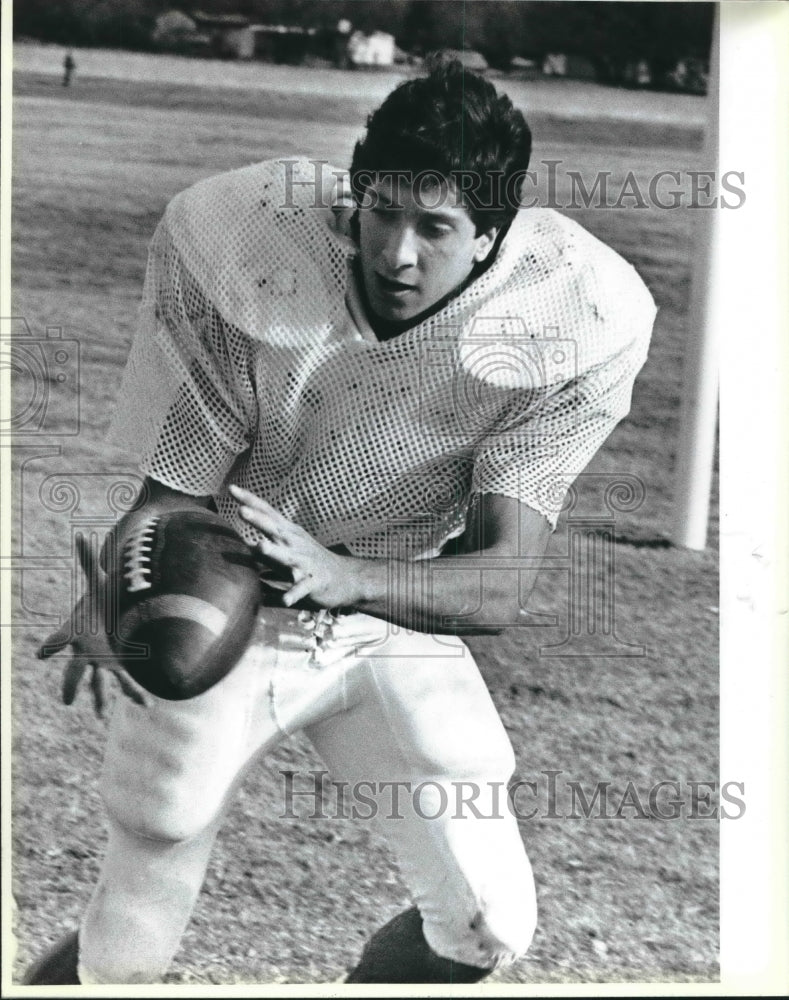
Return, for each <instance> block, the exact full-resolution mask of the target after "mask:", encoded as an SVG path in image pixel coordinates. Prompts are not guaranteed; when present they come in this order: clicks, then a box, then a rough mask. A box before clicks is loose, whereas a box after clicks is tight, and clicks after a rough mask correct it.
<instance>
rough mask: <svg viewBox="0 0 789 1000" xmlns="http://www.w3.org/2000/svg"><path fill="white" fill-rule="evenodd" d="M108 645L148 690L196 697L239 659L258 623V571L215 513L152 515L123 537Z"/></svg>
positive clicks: (196, 511) (244, 546) (168, 695)
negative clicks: (113, 626) (114, 618)
mask: <svg viewBox="0 0 789 1000" xmlns="http://www.w3.org/2000/svg"><path fill="white" fill-rule="evenodd" d="M119 572H120V579H119V587H118V616H117V621H118V626H117V628H116V629H113V630H112V637H111V643H112V646H113V651H114V653H115V655H116V656H117V658H118V659H119V661H120V662H121V663H122V664H123V666H124V667H125V669H126V670H127V671H128V672H129V673H130V674H131V676H132V677H134V679H135V680H136V681H137V682H138V683H139V684H141V685H142V686H143V687H144V688H145V689H146V690H147V691H150V692H151V694H154V695H157V696H158V697H160V698H166V699H169V700H182V699H186V698H194V697H195V696H196V695H199V694H202V693H203V692H204V691H207V690H208V689H209V688H211V687H212V686H213V685H214V684H216V683H217V682H218V681H220V680H221V679H222V678H223V677H224V676H225V675H226V674H227V673H229V671H230V670H232V668H233V666H234V665H235V664H236V662H237V661H238V660H239V658H240V657H241V655H242V653H243V652H244V650H245V649H246V647H247V644H248V643H249V640H250V638H251V635H252V630H253V628H254V625H255V619H256V616H257V609H258V604H259V598H260V580H259V575H260V574H259V569H258V566H257V564H256V561H255V558H254V556H253V554H252V551H251V549H250V547H249V546H248V545H247V544H246V542H245V541H244V540H243V539H242V538H241V537H240V535H238V534H237V532H235V531H234V530H233V528H232V527H231V526H230V525H229V524H228V523H227V522H226V521H225V520H223V518H221V517H220V516H219V515H218V514H215V513H212V512H211V511H209V510H202V509H188V510H173V511H168V512H166V513H162V514H158V515H152V516H151V517H149V518H147V519H146V520H145V521H143V522H142V523H141V524H140V525H138V526H137V528H136V529H135V530H134V532H133V533H132V535H130V536H129V537H128V538H127V539H126V540H125V542H124V544H123V547H122V551H121V564H120V566H119Z"/></svg>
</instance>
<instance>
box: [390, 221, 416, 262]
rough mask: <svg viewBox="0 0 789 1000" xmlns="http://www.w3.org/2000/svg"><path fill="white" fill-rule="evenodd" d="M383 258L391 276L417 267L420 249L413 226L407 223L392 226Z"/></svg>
mask: <svg viewBox="0 0 789 1000" xmlns="http://www.w3.org/2000/svg"><path fill="white" fill-rule="evenodd" d="M383 256H384V261H385V262H386V266H387V269H388V270H389V272H390V274H392V273H394V272H395V271H402V270H404V269H405V268H408V267H415V266H416V264H417V261H418V260H419V248H418V243H417V235H416V233H415V232H414V229H413V226H410V225H408V224H407V223H403V224H401V225H399V226H392V229H391V232H390V233H389V237H388V239H387V241H386V244H385V246H384V250H383Z"/></svg>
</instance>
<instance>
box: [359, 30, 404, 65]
mask: <svg viewBox="0 0 789 1000" xmlns="http://www.w3.org/2000/svg"><path fill="white" fill-rule="evenodd" d="M395 48H396V46H395V40H394V35H390V34H388V33H387V32H386V31H373V32H372V34H370V35H366V34H365V33H364V32H363V31H354V32H353V34H352V35H351V37H350V38H349V39H348V59H349V60H350V63H351V65H352V66H392V65H394V61H395Z"/></svg>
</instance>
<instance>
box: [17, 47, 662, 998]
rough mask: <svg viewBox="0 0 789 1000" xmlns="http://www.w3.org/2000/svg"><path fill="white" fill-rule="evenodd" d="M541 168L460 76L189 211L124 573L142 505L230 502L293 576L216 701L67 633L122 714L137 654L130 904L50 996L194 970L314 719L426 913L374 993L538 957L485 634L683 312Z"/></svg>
mask: <svg viewBox="0 0 789 1000" xmlns="http://www.w3.org/2000/svg"><path fill="white" fill-rule="evenodd" d="M530 148H531V136H530V132H529V129H528V127H527V125H526V123H525V121H524V119H523V116H522V115H521V113H520V112H519V111H517V110H516V109H515V108H514V107H513V105H512V103H511V102H510V100H509V99H508V98H507V97H506V96H502V95H499V94H498V93H497V92H496V90H495V88H494V87H493V86H492V84H490V83H489V82H488V81H485V80H484V79H482V78H481V77H479V76H476V75H473V74H469V73H465V72H464V71H463V69H462V67H461V66H460V65H459V64H457V63H455V64H451V65H449V66H445V67H442V68H438V69H435V70H433V71H432V72H431V73H430V74H429V75H428V76H426V77H423V78H418V79H413V80H409V81H407V82H405V83H403V84H401V85H400V86H399V87H398V88H397V89H396V90H395V91H394V92H393V93H392V94H390V96H389V97H388V98H387V99H386V101H385V102H384V103H383V105H382V106H381V107H380V108H379V109H378V111H377V112H375V113H374V114H373V115H372V116H371V117H370V119H369V120H368V123H367V130H366V134H365V136H364V137H363V138H362V139H361V140H360V141H359V142H358V143H357V145H356V148H355V151H354V154H353V159H352V163H351V167H350V172H349V174H347V175H346V174H345V173H344V172H343V171H341V170H335V169H334V168H332V167H330V166H329V165H327V164H324V163H320V162H318V161H304V160H285V159H283V160H275V161H271V162H266V163H261V164H256V165H253V166H250V167H247V168H244V169H241V170H237V171H233V172H231V173H228V174H223V175H221V176H219V177H215V178H211V179H208V180H206V181H203V182H201V183H199V184H197V185H196V186H194V187H192V188H190V189H189V190H187V191H185V192H183V193H182V194H180V195H179V196H177V197H176V198H175V199H174V200H173V201H172V202H171V203H170V205H169V206H168V208H167V211H166V213H165V215H164V218H163V220H162V222H161V223H160V225H159V227H158V229H157V232H156V234H155V236H154V239H153V242H152V245H151V250H150V256H149V266H148V273H147V278H146V288H145V293H144V302H143V310H142V314H141V322H140V327H139V330H138V333H137V335H136V337H135V341H134V344H133V347H132V351H131V354H130V357H129V361H128V364H127V369H126V373H125V376H124V382H123V385H122V388H121V393H120V399H119V405H118V415H117V419H116V430H117V432H118V434H119V440H121V441H125V442H127V443H128V444H130V445H132V446H134V447H135V448H137V449H138V450H139V451H140V452H141V456H142V457H141V468H142V471H143V472H144V474H145V476H146V477H147V478H146V490H145V491H144V495H143V497H141V500H140V504H139V505H138V509H137V510H135V511H134V512H132V513H131V514H129V515H127V516H126V517H125V518H124V519H123V520H122V521H121V522H120V524H119V525H118V527H117V528H116V530H115V532H114V533H113V534H112V535H111V536H110V539H109V541H108V543H107V544H106V545H105V564H106V565H107V568H108V569H111V565H110V564H111V562H112V560H111V559H109V557H108V555H107V553H110V554H111V552H112V551H114V548H115V547H116V546H117V544H119V543H120V542H122V539H123V538H124V537H126V536H127V535H128V534H129V532H130V531H132V530H133V528H134V525H135V524H138V523H139V519H140V518H141V517H145V516H149V515H150V514H152V513H155V512H157V511H162V510H166V509H170V508H173V507H175V508H178V507H185V506H189V505H197V506H203V507H206V506H211V507H213V508H215V509H216V510H217V511H218V512H219V513H220V514H222V515H223V516H224V517H225V518H226V519H227V520H228V521H229V522H230V523H231V524H232V525H233V526H234V527H235V528H236V529H237V530H238V531H239V532H240V533H241V534H242V535H243V537H244V538H246V539H247V540H248V542H249V543H250V545H253V546H255V547H256V549H257V550H258V552H259V554H260V556H261V559H263V560H264V561H265V562H266V564H267V566H269V567H270V568H271V569H272V570H273V574H271V575H269V576H267V577H264V580H265V581H267V582H266V583H265V587H264V590H265V594H266V597H265V598H264V599H263V600H262V601H261V608H260V614H259V620H258V626H257V630H256V632H255V635H254V637H253V640H252V642H251V643H250V645H249V647H248V649H247V652H246V653H245V654H244V656H243V657H242V659H241V660H240V661H239V663H238V664H237V665H236V666H235V667H234V669H233V670H232V671H231V672H230V673H229V674H228V675H227V676H226V677H225V678H224V679H223V680H222V681H220V682H219V683H218V684H217V685H216V686H215V687H213V688H211V689H210V690H209V691H207V692H206V693H205V694H203V695H200V696H198V697H196V698H194V699H191V700H189V701H182V702H171V701H163V700H161V699H158V698H155V697H153V696H152V695H150V694H148V693H147V692H144V691H142V690H141V689H140V688H139V687H138V686H136V685H134V684H133V682H131V681H130V678H128V676H126V675H125V674H124V673H123V671H122V670H121V669H120V668H119V667H118V666H117V665H113V664H112V662H111V660H108V651H107V649H106V648H99V646H100V644H98V643H97V641H96V640H90V641H89V640H87V639H73V638H72V636H71V632H70V630H69V629H68V627H67V628H66V629H64V630H63V631H62V632H61V633H59V634H57V635H56V636H54V637H51V639H50V642H49V646H48V650H49V651H51V649H52V648H63V647H65V646H66V645H68V644H69V643H70V644H71V645H72V648H73V657H72V659H71V661H70V662H69V665H68V667H67V674H66V682H65V696H66V700H70V699H71V698H73V696H74V693H75V691H76V687H77V684H78V682H79V677H80V676H81V674H82V671H83V670H85V669H86V668H87V667H90V668H91V670H92V675H93V683H94V695H95V697H96V700H97V706H99V707H100V706H101V704H102V702H103V692H102V687H101V677H102V676H103V673H102V672H103V671H104V670H105V668H106V665H107V664H108V662H109V663H110V669H111V670H114V672H116V673H117V674H119V676H120V679H121V680H122V684H123V690H124V692H125V693H126V694H127V695H129V697H126V698H121V699H119V700H118V702H117V705H116V709H115V712H114V714H113V719H112V722H111V727H110V733H109V740H108V746H107V750H106V757H105V764H104V771H103V777H102V794H103V797H104V801H105V803H106V806H107V810H108V814H109V827H110V832H109V842H108V846H107V852H106V856H105V858H104V862H103V866H102V871H101V876H100V880H99V883H98V885H97V886H96V889H95V891H94V894H93V897H92V899H91V901H90V904H89V906H88V908H87V911H86V913H85V915H84V918H83V920H82V922H81V925H80V927H79V929H78V931H75V932H73V933H71V934H70V935H68V936H67V937H66V938H64V939H63V940H62V941H61V943H60V944H59V945H58V946H56V948H55V949H54V950H53V951H52V952H51V953H50V954H48V955H47V956H45V957H44V958H43V959H42V960H41V961H40V962H39V963H38V965H37V966H36V967H35V968H34V969H33V970H32V971H31V972H30V973H29V975H28V978H27V982H29V983H40V984H45V983H46V984H66V983H77V982H80V983H86V984H87V983H100V984H101V983H141V982H156V981H158V980H160V979H161V977H162V976H163V975H164V973H165V971H166V969H167V967H168V963H169V962H170V960H171V958H172V956H173V954H174V953H175V951H176V949H177V947H178V944H179V941H180V939H181V936H182V933H183V931H184V928H185V926H186V924H187V921H188V920H189V916H190V914H191V911H192V908H193V905H194V902H195V899H196V897H197V894H198V892H199V891H200V887H201V884H202V881H203V877H204V873H205V869H206V865H207V863H208V858H209V853H210V851H211V847H212V844H213V841H214V837H215V834H216V831H217V829H218V827H219V825H220V824H221V821H222V818H223V815H224V813H225V811H226V809H227V806H228V803H229V802H230V801H231V798H232V795H233V792H234V790H235V789H236V788H237V786H238V784H239V782H240V781H241V780H242V778H243V775H244V773H245V771H246V769H247V768H248V767H249V766H250V765H251V764H253V763H254V761H255V760H257V759H259V757H260V755H261V754H264V753H266V752H267V751H269V750H270V749H271V747H272V746H274V745H275V744H276V743H277V742H278V741H279V740H281V739H283V738H284V737H285V736H286V735H287V734H291V733H294V732H296V731H299V730H301V731H304V732H305V733H306V734H307V736H308V737H309V739H310V740H311V741H312V743H313V744H314V746H315V748H316V750H317V752H318V753H319V754H320V755H321V757H322V758H323V760H324V761H325V762H326V764H327V766H328V768H329V770H330V771H331V773H332V776H333V778H335V779H336V780H343V781H348V782H351V783H364V784H365V787H366V789H367V790H368V792H369V795H370V796H371V798H372V800H373V801H374V803H375V806H376V808H375V810H374V812H375V820H376V822H377V823H378V824H379V826H380V829H382V830H383V832H384V834H385V836H386V837H387V839H388V842H389V844H390V845H391V847H392V849H393V851H394V852H395V854H396V856H397V859H398V862H399V864H400V867H401V869H402V873H403V875H404V878H405V880H406V882H407V884H408V886H409V889H410V891H411V893H412V896H413V902H414V906H413V908H412V909H409V910H407V911H406V912H405V913H403V914H401V915H400V916H398V917H396V918H395V919H394V920H392V921H391V922H390V923H389V924H387V925H386V926H385V927H383V928H382V929H381V930H380V931H379V932H377V933H376V934H375V935H374V936H373V938H372V939H371V941H370V942H369V944H368V945H367V947H366V948H365V949H364V952H363V954H362V956H361V958H360V961H359V964H358V965H357V966H356V968H355V969H354V970H353V971H352V972H351V973H350V976H349V978H348V981H349V982H356V983H373V982H377V983H450V982H453V983H460V982H474V981H477V980H480V979H482V978H483V977H484V976H486V975H487V974H488V973H489V972H490V971H491V970H492V969H495V968H497V967H498V966H501V965H503V964H506V963H511V962H513V961H514V960H516V959H517V958H518V957H519V956H522V955H523V954H524V953H525V951H526V950H527V948H528V946H529V943H530V941H531V938H532V935H533V932H534V928H535V921H536V907H535V890H534V883H533V878H532V874H531V869H530V866H529V861H528V858H527V855H526V852H525V850H524V846H523V843H522V841H521V837H520V835H519V832H518V827H517V823H516V821H515V818H514V816H513V815H512V813H511V812H510V810H509V809H507V808H506V806H504V805H503V799H502V798H500V796H499V793H500V792H501V789H506V783H507V781H508V779H509V777H510V775H511V773H512V771H513V767H514V759H513V753H512V748H511V746H510V742H509V739H508V737H507V735H506V733H505V730H504V727H503V725H502V723H501V720H500V718H499V716H498V713H497V712H496V710H495V708H494V705H493V702H492V701H491V698H490V695H489V693H488V691H487V689H486V686H485V684H484V682H483V680H482V678H481V676H480V673H479V671H478V669H477V667H476V665H475V663H474V660H473V658H472V656H471V654H470V651H469V649H468V647H467V646H466V645H465V644H464V642H463V639H462V637H463V636H464V635H473V634H491V633H497V632H500V631H501V630H502V629H503V628H506V627H510V626H516V625H518V624H519V623H522V622H523V621H524V620H525V610H524V606H525V601H526V597H527V596H528V593H529V590H530V589H531V586H532V583H533V580H534V577H535V572H536V570H535V565H536V564H537V562H538V560H539V557H540V556H541V555H542V553H543V551H544V548H545V545H546V542H547V539H548V537H549V536H550V533H551V531H552V530H553V529H554V528H555V526H556V520H557V517H558V514H559V511H560V509H561V506H562V500H563V496H564V494H565V492H566V490H567V488H568V487H569V485H570V483H571V482H572V480H573V478H574V477H575V476H576V475H577V474H578V473H579V472H581V470H582V469H583V468H584V466H585V465H586V464H587V462H588V461H589V459H590V458H591V457H592V455H593V454H594V453H595V451H596V450H597V449H598V448H599V447H600V445H601V444H602V442H603V441H604V440H605V438H606V437H607V436H608V434H609V433H610V431H611V430H612V428H613V427H614V426H615V425H616V423H617V422H618V421H619V420H621V419H622V417H623V416H624V415H625V414H626V413H627V411H628V409H629V404H630V395H631V390H632V385H633V381H634V379H635V376H636V374H637V372H638V371H639V369H640V367H641V365H642V364H643V362H644V359H645V356H646V351H647V345H648V341H649V336H650V332H651V327H652V322H653V319H654V305H653V302H652V300H651V297H650V295H649V293H648V292H647V290H646V288H645V287H644V285H643V283H642V282H641V280H640V278H639V277H638V276H637V274H636V273H635V271H634V270H633V268H632V267H630V266H629V265H628V264H627V263H625V262H624V261H623V260H622V259H621V258H620V257H619V256H618V255H617V254H615V253H614V252H613V251H612V250H611V249H609V248H608V247H606V246H605V245H603V244H602V243H600V242H599V241H598V240H596V239H595V238H594V237H592V236H591V235H590V234H589V233H587V232H586V231H584V230H583V229H582V228H581V227H579V226H578V225H577V224H575V223H573V222H572V221H570V220H568V219H566V218H564V217H562V216H561V215H559V214H558V213H556V212H553V211H550V210H542V209H537V208H520V207H519V202H518V195H519V191H520V187H519V183H520V182H521V181H522V179H523V177H524V175H525V171H526V169H527V167H528V163H529V156H530ZM82 554H83V563H84V565H85V567H86V571H87V572H88V573H89V575H90V577H91V579H92V581H93V584H92V585H93V587H94V589H96V588H98V589H100V588H101V586H102V582H101V575H102V571H101V569H100V568H99V567H98V565H97V562H96V558H95V556H91V555H90V554H89V553H87V551H86V550H82ZM519 559H520V560H522V563H521V565H520V566H519V565H518V562H517V560H519ZM513 566H515V567H516V569H514V570H513V568H512V567H513ZM395 786H398V787H400V788H401V789H404V790H405V791H404V794H402V795H400V796H399V797H398V800H397V803H396V804H395V803H393V801H392V791H393V788H394V787H395ZM461 786H463V787H467V788H468V787H471V788H473V789H474V790H475V793H476V794H475V795H474V797H473V798H474V801H473V802H465V801H464V802H463V803H462V804H463V805H464V806H469V808H463V809H461V808H459V807H458V804H457V802H458V800H457V789H458V788H460V787H461ZM505 794H506V793H505ZM472 806H473V807H472ZM261 878H265V873H261Z"/></svg>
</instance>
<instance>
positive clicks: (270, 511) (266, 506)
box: [230, 486, 295, 529]
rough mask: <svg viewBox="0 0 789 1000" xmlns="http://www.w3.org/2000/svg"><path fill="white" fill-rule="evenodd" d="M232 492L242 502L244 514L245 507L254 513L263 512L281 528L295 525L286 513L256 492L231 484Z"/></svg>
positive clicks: (262, 513)
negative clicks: (282, 512)
mask: <svg viewBox="0 0 789 1000" xmlns="http://www.w3.org/2000/svg"><path fill="white" fill-rule="evenodd" d="M230 492H231V493H232V494H233V496H234V497H235V499H236V500H238V502H239V503H240V504H242V507H241V514H242V515H243V513H244V509H245V508H247V509H248V510H249V511H250V512H251V513H253V514H261V515H265V516H266V517H268V518H270V519H271V520H272V522H273V523H275V524H277V525H278V526H279V527H280V528H281V529H287V528H292V527H295V524H294V522H293V521H291V520H290V519H289V518H287V517H285V515H284V514H280V512H279V511H278V510H277V508H276V507H272V506H271V504H270V503H267V501H265V500H264V499H263V498H262V497H259V496H257V495H256V494H255V493H251V492H250V491H249V490H245V489H242V488H241V487H240V486H231V487H230Z"/></svg>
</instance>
